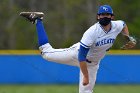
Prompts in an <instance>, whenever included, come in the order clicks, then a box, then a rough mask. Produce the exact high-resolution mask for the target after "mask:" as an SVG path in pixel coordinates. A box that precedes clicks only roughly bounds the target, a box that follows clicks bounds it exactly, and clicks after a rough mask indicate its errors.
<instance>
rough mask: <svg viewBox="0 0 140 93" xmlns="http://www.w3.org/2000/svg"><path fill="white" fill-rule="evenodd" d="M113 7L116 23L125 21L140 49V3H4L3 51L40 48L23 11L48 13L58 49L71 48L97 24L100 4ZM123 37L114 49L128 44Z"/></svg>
mask: <svg viewBox="0 0 140 93" xmlns="http://www.w3.org/2000/svg"><path fill="white" fill-rule="evenodd" d="M102 4H109V5H111V6H112V8H113V10H114V14H115V19H116V20H120V19H122V20H124V21H125V22H126V23H127V25H128V27H129V30H130V34H131V35H133V36H135V37H136V39H137V41H138V44H137V46H136V47H135V48H134V49H139V48H140V43H139V38H140V33H139V27H140V17H139V16H140V12H139V10H140V0H134V1H133V0H1V2H0V42H1V43H0V49H38V43H37V35H36V31H35V30H36V28H35V25H33V24H31V23H29V22H27V21H25V20H24V19H23V18H21V17H20V16H19V13H20V12H22V11H41V12H44V13H45V17H44V20H43V22H44V26H45V29H46V30H47V34H48V37H49V41H50V43H51V44H52V46H53V47H55V48H60V47H69V46H70V45H72V44H74V43H76V42H78V41H79V40H80V39H81V37H82V34H83V33H84V32H85V31H86V30H87V29H88V28H89V27H90V26H91V25H93V24H94V23H95V22H96V13H97V9H98V7H99V5H102ZM122 38H123V37H122V36H121V35H120V36H119V38H118V39H117V40H116V42H115V45H114V46H113V47H112V49H119V48H120V47H121V46H122V44H124V43H125V41H122Z"/></svg>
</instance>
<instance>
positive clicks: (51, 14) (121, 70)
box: [0, 0, 140, 93]
mask: <svg viewBox="0 0 140 93" xmlns="http://www.w3.org/2000/svg"><path fill="white" fill-rule="evenodd" d="M103 4H109V5H111V6H112V8H113V10H114V14H115V20H123V21H125V22H126V24H127V25H128V27H129V32H130V35H132V36H134V37H135V38H136V40H137V45H136V47H135V48H133V49H131V50H128V51H125V50H123V51H121V50H120V47H121V46H122V45H123V44H124V43H125V40H124V39H123V38H124V37H123V36H122V35H119V36H118V38H117V40H116V41H115V44H114V46H113V47H112V48H111V49H112V50H111V51H110V52H109V53H108V54H107V56H106V57H105V59H103V60H102V62H101V65H100V69H99V73H98V76H97V85H96V86H95V90H94V91H95V93H112V92H114V93H139V92H140V75H139V73H140V68H139V66H140V51H139V49H140V33H139V27H140V12H139V10H140V0H133V1H132V0H1V2H0V42H1V43H0V75H1V76H0V93H78V82H79V81H78V78H79V69H78V68H77V67H71V66H66V65H61V64H56V63H51V62H46V61H45V60H44V59H42V58H41V56H40V55H39V51H38V50H37V49H38V42H37V35H36V28H35V25H33V24H31V23H29V22H27V21H25V20H24V19H23V18H22V17H20V16H19V13H20V12H23V11H39V12H44V14H45V16H44V20H43V22H44V26H45V29H46V31H47V34H48V37H49V42H50V43H51V45H52V46H53V47H54V48H60V47H61V48H65V47H69V46H71V45H72V44H74V43H77V42H79V41H80V39H81V37H82V35H83V33H84V32H85V31H86V30H87V29H88V28H89V27H90V26H91V25H93V24H94V23H95V22H97V20H96V14H97V9H98V7H99V6H100V5H103ZM123 40H124V41H123ZM64 69H65V70H64Z"/></svg>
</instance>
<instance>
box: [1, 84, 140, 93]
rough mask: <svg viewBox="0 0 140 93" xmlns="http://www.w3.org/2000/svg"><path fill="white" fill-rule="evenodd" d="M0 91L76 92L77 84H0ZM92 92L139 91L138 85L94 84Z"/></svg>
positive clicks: (32, 92) (8, 92)
mask: <svg viewBox="0 0 140 93" xmlns="http://www.w3.org/2000/svg"><path fill="white" fill-rule="evenodd" d="M0 93H78V85H0ZM94 93H140V85H96V86H95V90H94Z"/></svg>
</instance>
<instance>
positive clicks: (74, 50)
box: [39, 43, 99, 93]
mask: <svg viewBox="0 0 140 93" xmlns="http://www.w3.org/2000/svg"><path fill="white" fill-rule="evenodd" d="M39 49H40V51H41V52H42V57H43V58H44V59H46V60H48V61H53V62H56V63H61V64H66V65H71V66H77V67H79V62H78V46H77V44H74V45H73V46H71V47H70V48H64V49H54V48H52V46H51V45H50V44H49V43H47V44H45V45H42V46H41V47H39ZM87 67H88V73H89V84H88V85H86V86H83V84H82V82H83V74H82V72H81V71H80V81H79V93H93V87H94V85H95V81H96V74H97V70H98V68H99V62H92V63H87Z"/></svg>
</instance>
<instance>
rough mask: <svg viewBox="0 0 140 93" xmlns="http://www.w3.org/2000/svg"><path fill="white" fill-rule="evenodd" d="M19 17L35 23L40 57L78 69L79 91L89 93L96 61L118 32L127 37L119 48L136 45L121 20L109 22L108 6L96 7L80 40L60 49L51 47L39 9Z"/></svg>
mask: <svg viewBox="0 0 140 93" xmlns="http://www.w3.org/2000/svg"><path fill="white" fill-rule="evenodd" d="M20 16H22V17H25V18H26V19H28V20H29V21H30V22H32V23H33V24H36V29H37V35H38V42H39V50H40V51H41V55H42V57H43V58H44V59H46V60H48V61H53V62H57V63H61V64H67V65H72V66H78V67H79V68H80V78H79V79H80V80H79V81H80V82H79V93H93V88H94V85H95V81H96V74H97V70H98V68H99V63H100V61H101V59H102V58H103V57H104V56H105V54H106V52H107V51H108V50H109V49H110V47H111V46H112V45H113V43H114V41H115V39H116V37H117V36H118V34H119V33H122V34H123V35H125V36H126V37H127V38H128V43H126V44H125V45H124V46H123V47H122V49H129V48H133V47H134V46H135V45H136V40H135V39H134V38H133V37H130V36H129V31H128V27H127V25H126V24H125V22H124V21H122V20H117V21H113V18H114V13H113V10H112V8H111V6H109V5H102V6H100V7H99V9H98V13H97V17H98V18H97V19H98V22H97V23H95V24H94V25H92V26H91V27H90V28H89V29H87V30H86V31H85V33H84V34H83V37H82V39H81V40H80V42H78V43H76V44H74V45H72V46H71V47H69V48H64V49H54V48H53V47H52V46H51V45H50V43H49V41H48V36H47V34H46V31H45V29H44V26H43V23H42V20H43V16H44V14H43V13H42V12H21V13H20Z"/></svg>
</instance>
